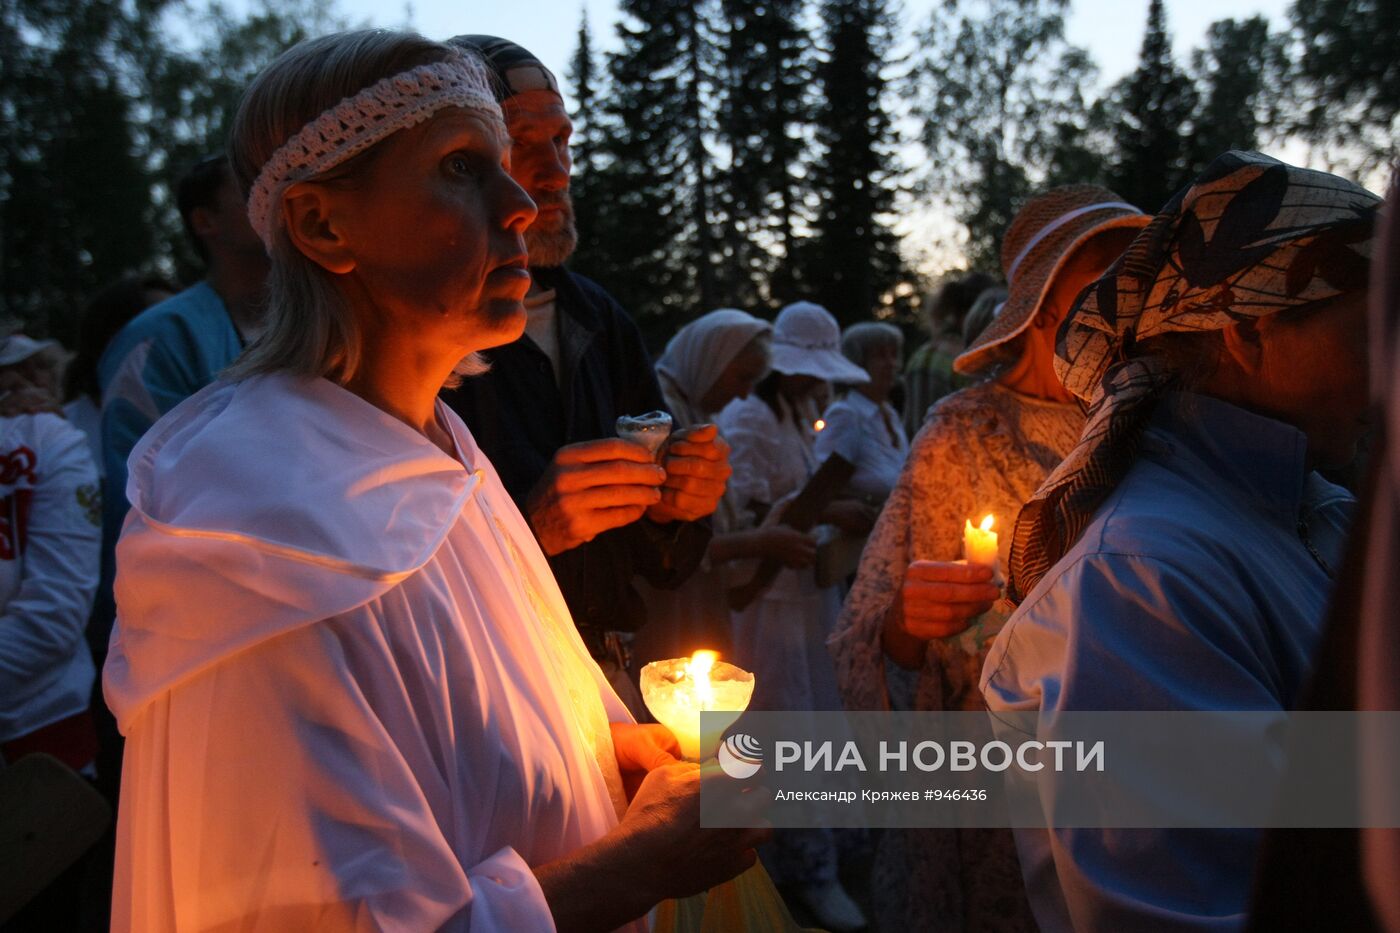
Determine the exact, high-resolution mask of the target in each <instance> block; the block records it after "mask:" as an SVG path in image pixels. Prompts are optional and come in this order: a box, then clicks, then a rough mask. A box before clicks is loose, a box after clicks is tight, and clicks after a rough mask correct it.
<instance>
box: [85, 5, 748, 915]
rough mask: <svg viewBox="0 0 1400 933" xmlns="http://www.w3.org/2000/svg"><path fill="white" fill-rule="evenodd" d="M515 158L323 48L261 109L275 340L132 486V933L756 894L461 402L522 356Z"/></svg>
mask: <svg viewBox="0 0 1400 933" xmlns="http://www.w3.org/2000/svg"><path fill="white" fill-rule="evenodd" d="M318 114H320V116H319V117H318ZM299 128H300V129H299ZM504 139H505V136H504V128H503V126H502V125H501V123H500V111H499V109H498V108H497V106H496V104H495V100H494V98H493V97H492V96H491V94H490V91H489V85H488V84H487V83H486V79H485V73H484V71H483V69H482V67H481V65H480V63H479V62H478V61H476V60H474V59H472V58H470V57H468V56H464V55H463V54H462V53H460V52H457V51H454V50H452V49H450V48H448V47H446V46H442V45H439V44H437V43H433V42H429V41H428V40H426V39H423V38H421V37H418V36H413V35H411V34H405V33H392V32H386V31H364V32H359V33H346V34H340V35H335V36H328V37H325V38H322V39H317V40H313V41H311V42H307V43H303V44H302V45H300V46H298V47H296V48H294V49H293V50H291V51H289V52H288V53H286V54H285V55H284V56H283V57H282V58H280V59H279V60H278V61H277V62H275V63H274V64H273V65H271V66H269V68H268V69H267V71H265V72H264V73H263V74H262V75H261V76H259V78H258V79H257V80H256V81H255V82H254V84H253V85H252V87H251V88H250V89H249V91H248V93H247V95H246V96H245V99H244V102H243V104H242V106H241V108H240V112H239V116H238V118H237V120H236V121H235V129H234V132H233V136H232V141H231V149H232V159H233V162H234V164H235V166H236V171H237V172H238V174H239V176H240V181H241V183H242V184H243V185H244V187H245V189H247V190H250V218H251V219H252V221H253V225H254V229H255V230H257V231H258V232H259V234H260V236H262V238H263V241H264V243H265V244H266V245H267V246H268V249H269V253H270V254H271V256H272V259H273V278H272V283H271V286H270V291H271V295H270V299H271V300H270V307H269V314H270V322H271V323H270V325H269V329H268V331H267V333H266V334H265V336H264V337H263V338H261V339H260V341H259V342H258V343H257V344H255V345H254V346H253V348H251V349H250V351H249V353H248V354H246V355H245V357H244V358H243V359H242V360H241V361H240V363H239V364H238V365H237V366H235V367H234V369H233V370H231V371H230V373H229V374H228V376H227V377H226V379H225V380H222V381H220V382H216V383H215V384H214V385H212V386H210V387H209V388H208V389H206V390H204V391H203V392H200V393H199V394H197V395H195V396H194V397H192V398H191V399H189V400H187V401H186V402H185V403H184V404H182V405H180V406H179V407H177V408H176V409H175V410H174V411H172V412H171V413H170V414H169V415H168V416H167V417H165V418H163V419H162V420H161V421H160V422H158V423H157V424H156V426H155V427H154V428H153V429H152V430H151V431H150V433H149V434H148V435H147V436H146V437H145V438H143V440H142V441H141V443H140V444H139V445H138V446H137V448H136V449H135V451H134V452H133V454H132V459H131V474H130V477H131V478H130V484H129V486H128V495H129V497H130V498H131V500H132V506H133V507H132V511H131V514H130V517H129V518H128V520H127V524H126V527H125V529H124V532H123V536H122V539H121V542H120V544H119V546H118V552H117V559H118V576H117V584H116V592H117V603H118V618H117V625H116V628H115V630H114V634H113V641H112V648H111V653H110V657H109V661H108V664H107V667H106V670H105V673H104V678H105V689H106V695H107V698H108V702H109V704H110V705H111V706H112V708H113V711H114V712H115V713H116V716H117V719H118V722H119V723H120V725H121V728H122V731H123V732H124V733H125V734H126V735H127V747H126V766H125V771H124V773H123V776H122V807H121V814H120V819H119V826H118V856H117V871H116V884H115V889H114V898H113V923H112V926H113V929H115V930H139V931H143V933H161V931H170V930H180V931H184V930H240V931H242V930H254V931H261V930H268V931H283V930H309V929H317V930H352V929H353V930H405V931H409V930H414V931H417V930H438V929H443V930H468V929H470V930H549V929H554V928H556V926H557V927H558V928H560V929H607V928H610V927H619V926H628V927H629V928H642V927H644V925H645V924H644V922H643V921H641V920H639V919H637V918H639V917H641V916H642V915H643V914H644V913H645V912H646V911H647V910H648V909H649V908H650V907H651V906H652V905H654V904H655V903H656V902H657V901H659V900H661V899H663V898H665V897H673V896H680V895H685V894H689V893H694V892H695V891H698V890H703V889H704V888H706V887H708V886H710V885H712V884H714V883H717V882H718V881H720V880H723V879H725V878H728V877H731V876H732V875H734V874H736V873H737V872H738V871H740V870H742V869H743V868H745V867H747V865H749V864H751V863H752V860H753V852H752V846H753V845H754V843H755V841H756V840H757V838H758V837H757V836H756V834H753V833H745V832H742V831H723V830H700V829H699V827H698V785H699V777H698V771H697V769H696V767H695V766H693V765H683V764H676V763H673V762H672V760H671V757H670V755H669V754H668V751H670V750H672V749H673V748H674V745H673V744H672V743H671V742H670V741H669V737H668V736H667V735H665V734H663V733H661V732H660V731H659V727H654V726H653V727H639V726H636V725H635V724H633V723H631V721H630V718H629V717H628V715H627V713H626V711H625V710H624V708H623V707H622V705H621V703H620V702H619V701H618V699H617V697H616V695H615V694H613V692H612V691H611V689H610V688H609V687H608V685H607V683H606V682H605V681H604V679H603V678H602V676H601V673H600V671H599V670H598V668H597V666H596V665H595V664H594V663H593V662H592V661H591V660H590V659H589V657H588V654H587V652H586V651H585V649H584V647H583V644H582V642H581V641H580V639H579V637H578V635H577V633H576V631H575V629H574V626H573V624H572V621H571V620H570V618H569V614H568V610H567V608H566V607H565V604H564V601H563V599H562V597H561V596H560V593H559V590H558V588H557V587H556V585H555V583H554V580H553V578H552V576H551V575H550V572H549V569H548V565H547V564H546V562H545V560H544V557H543V555H542V554H541V552H540V550H539V548H538V546H537V545H536V543H535V540H534V538H533V536H532V535H531V534H530V531H529V529H528V527H527V526H526V524H525V522H524V520H523V519H522V518H521V516H520V514H519V512H518V511H517V510H516V508H515V506H514V505H513V504H512V503H511V500H510V498H509V496H507V494H506V493H505V491H504V489H503V488H502V486H501V483H500V480H499V479H498V478H497V476H496V473H495V471H494V470H493V469H492V467H491V464H490V463H489V462H488V461H487V460H486V458H485V457H484V456H483V455H482V454H481V452H480V450H479V449H478V448H477V447H476V445H475V443H474V442H473V441H472V438H471V434H470V432H469V431H468V430H467V428H466V427H465V426H464V425H463V424H462V422H461V421H460V420H459V419H458V418H457V417H456V416H455V415H454V414H453V413H452V412H451V411H450V410H449V409H448V408H446V407H445V406H444V405H442V404H441V403H440V402H438V401H437V400H436V395H437V391H438V388H439V387H440V386H441V385H442V384H443V383H444V382H445V381H448V380H449V378H450V377H452V375H453V373H454V372H460V371H461V370H463V369H464V368H470V367H472V366H476V365H478V364H476V363H475V361H474V358H473V356H472V354H473V353H474V352H475V351H477V350H480V349H484V348H486V347H490V346H494V345H497V344H500V343H503V342H507V341H509V340H512V339H515V338H516V337H518V336H519V334H520V332H521V330H522V329H523V325H524V320H525V317H524V312H523V307H522V306H521V299H522V297H523V296H524V293H525V290H526V288H527V287H528V284H529V277H528V273H527V272H526V270H525V265H524V254H525V251H524V246H523V242H522V240H521V232H522V231H523V230H524V228H525V227H526V226H527V225H528V224H529V223H530V221H531V220H533V218H534V215H535V209H534V205H533V204H532V203H531V202H530V201H529V199H528V198H527V197H526V196H525V194H524V192H523V191H522V190H521V189H520V188H519V186H517V185H516V184H515V182H514V181H512V180H511V178H510V176H509V174H508V173H507V172H506V169H505V166H506V161H505V149H504V146H503V142H504ZM351 153H364V155H362V156H359V157H358V158H354V159H351V160H350V161H348V162H347V161H346V159H348V158H349V157H350V154H351ZM347 181H348V182H351V183H349V184H347V183H346V182H347ZM463 361H466V366H463V365H462V362H463ZM636 785H639V786H636ZM629 789H631V790H633V791H634V795H633V796H632V799H631V802H630V803H629V800H628V796H629V795H628V790H629Z"/></svg>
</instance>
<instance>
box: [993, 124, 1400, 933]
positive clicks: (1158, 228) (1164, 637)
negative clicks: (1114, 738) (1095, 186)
mask: <svg viewBox="0 0 1400 933" xmlns="http://www.w3.org/2000/svg"><path fill="white" fill-rule="evenodd" d="M1379 203H1380V199H1379V198H1377V197H1376V196H1374V195H1373V194H1371V193H1370V192H1368V191H1366V190H1365V189H1363V188H1361V187H1360V186H1358V185H1355V184H1353V183H1351V182H1348V181H1345V180H1343V179H1341V178H1338V177H1336V176H1334V175H1329V174H1326V173H1324V172H1318V171H1310V170H1307V169H1300V168H1295V167H1293V166H1290V165H1286V164H1284V163H1282V162H1279V161H1277V160H1274V159H1270V158H1268V157H1266V156H1262V155H1259V154H1258V153H1246V152H1230V153H1226V154H1225V155H1223V156H1221V157H1220V158H1218V159H1216V160H1215V161H1214V162H1213V163H1211V165H1210V166H1209V167H1207V169H1206V170H1205V172H1204V173H1203V174H1202V175H1201V176H1200V177H1199V178H1197V179H1196V180H1195V181H1194V182H1193V183H1192V184H1191V185H1190V186H1188V187H1187V188H1186V189H1184V190H1183V191H1182V192H1181V193H1180V194H1178V195H1177V196H1176V197H1174V198H1173V199H1172V201H1171V202H1169V203H1168V204H1167V205H1166V207H1165V208H1163V210H1162V212H1161V213H1160V214H1158V215H1157V216H1156V217H1155V218H1154V219H1153V221H1152V224H1151V225H1150V226H1149V227H1148V228H1147V229H1146V230H1145V231H1144V232H1143V233H1142V234H1141V235H1140V236H1139V237H1138V239H1137V240H1136V241H1134V243H1133V245H1132V246H1131V247H1130V248H1129V249H1128V251H1127V252H1126V253H1125V254H1124V255H1123V257H1122V259H1120V260H1119V261H1118V262H1117V263H1116V264H1115V265H1114V267H1113V268H1112V269H1111V270H1109V272H1108V273H1107V274H1106V275H1105V276H1104V277H1103V278H1102V279H1100V280H1099V281H1098V282H1097V283H1095V285H1094V286H1093V287H1092V288H1090V289H1088V290H1086V291H1085V293H1084V294H1083V296H1082V297H1081V299H1080V301H1079V303H1078V304H1077V306H1076V307H1075V309H1074V311H1073V312H1072V313H1071V315H1070V317H1069V319H1068V320H1067V321H1066V322H1065V325H1064V327H1063V328H1062V329H1061V331H1060V336H1059V340H1058V342H1057V344H1056V369H1057V371H1058V372H1059V373H1060V375H1061V377H1062V378H1063V380H1064V383H1065V385H1066V387H1067V388H1069V389H1070V390H1071V391H1073V392H1074V393H1075V394H1076V395H1078V396H1079V397H1080V398H1083V399H1086V400H1090V401H1092V405H1091V407H1090V409H1089V414H1088V420H1087V422H1086V424H1085V428H1084V432H1083V434H1082V436H1081V438H1080V440H1079V443H1078V445H1077V446H1076V447H1075V449H1074V450H1073V451H1072V452H1071V453H1070V455H1069V456H1068V457H1067V458H1066V459H1065V461H1064V462H1063V463H1062V464H1061V465H1060V466H1059V467H1058V468H1056V470H1055V471H1054V473H1052V474H1051V475H1050V477H1049V478H1048V479H1047V480H1046V481H1045V483H1044V484H1043V485H1042V487H1041V488H1040V490H1039V491H1037V492H1036V494H1035V496H1034V497H1033V498H1032V499H1031V501H1030V502H1028V503H1027V505H1026V507H1025V509H1024V510H1022V512H1021V516H1020V519H1019V521H1018V523H1017V526H1016V532H1015V540H1014V543H1013V546H1012V555H1011V567H1010V571H1011V573H1010V587H1009V588H1010V590H1011V593H1012V595H1013V596H1014V597H1016V598H1018V599H1021V600H1022V602H1021V604H1020V607H1019V608H1018V609H1017V611H1016V612H1015V614H1014V615H1012V617H1011V619H1010V620H1009V621H1008V622H1007V624H1006V627H1005V628H1004V629H1003V630H1002V632H1001V633H1000V635H999V636H998V638H997V640H996V643H995V645H994V646H993V648H992V651H991V654H990V655H989V656H988V658H987V663H986V666H985V667H984V669H983V681H982V687H983V692H984V694H985V696H986V698H987V703H988V706H989V707H990V708H991V709H993V710H994V711H1006V710H1025V711H1040V712H1041V713H1042V715H1043V714H1045V713H1051V712H1053V713H1059V712H1060V711H1075V710H1174V709H1176V710H1285V709H1288V708H1290V706H1291V705H1292V704H1293V703H1294V701H1295V700H1296V698H1297V696H1298V691H1299V688H1300V687H1301V685H1302V682H1303V678H1304V676H1305V674H1306V672H1307V671H1308V669H1309V666H1310V663H1311V658H1312V652H1313V647H1314V645H1315V643H1316V640H1317V635H1318V632H1319V629H1320V627H1321V623H1322V616H1323V610H1324V608H1325V606H1326V603H1327V599H1328V594H1329V591H1330V590H1331V587H1332V578H1333V570H1334V568H1335V567H1336V566H1337V559H1338V556H1339V553H1340V544H1341V539H1342V536H1343V531H1344V529H1345V526H1346V519H1347V515H1348V512H1349V506H1350V504H1351V499H1350V497H1349V496H1348V495H1347V494H1346V493H1345V492H1343V491H1342V490H1341V489H1339V488H1337V487H1334V486H1331V485H1329V484H1328V483H1327V482H1325V481H1324V480H1323V479H1322V478H1321V477H1320V476H1318V474H1317V473H1316V472H1314V470H1315V469H1316V468H1317V467H1328V466H1331V467H1335V466H1340V465H1343V464H1345V463H1346V462H1347V461H1349V460H1350V459H1351V458H1352V457H1353V456H1354V455H1355V452H1356V445H1357V442H1358V440H1359V438H1360V437H1361V435H1362V433H1363V431H1364V429H1365V423H1364V419H1365V415H1366V411H1367V406H1366V371H1367V366H1366V363H1367V360H1366V327H1365V315H1366V307H1365V305H1366V291H1367V263H1368V258H1369V256H1370V251H1371V238H1372V230H1373V226H1374V220H1375V215H1376V209H1377V207H1378V205H1379ZM1047 774H1049V772H1047ZM1134 790H1135V791H1136V792H1140V791H1142V790H1143V788H1135V789H1134ZM1259 792H1260V793H1261V794H1262V793H1268V792H1269V788H1267V787H1260V788H1259ZM1040 793H1041V795H1042V797H1043V798H1045V797H1052V796H1053V795H1054V794H1055V793H1056V791H1055V786H1054V776H1053V775H1051V776H1050V777H1049V783H1048V784H1046V783H1044V782H1042V784H1041V786H1040ZM1187 797H1189V795H1181V799H1182V801H1184V800H1185V799H1186V798H1187ZM1176 802H1177V801H1176V800H1168V801H1165V803H1166V804H1168V805H1173V804H1175V803H1176ZM1016 832H1017V841H1018V848H1019V851H1020V853H1021V856H1022V859H1023V865H1024V869H1025V876H1026V879H1027V883H1028V888H1029V893H1030V896H1031V902H1032V905H1033V907H1034V909H1035V913H1036V919H1037V920H1038V921H1039V923H1040V925H1041V928H1042V929H1044V930H1048V931H1060V930H1066V931H1067V930H1071V929H1074V930H1165V929H1172V930H1186V929H1200V930H1206V929H1210V930H1221V929H1233V928H1236V927H1237V926H1238V925H1239V924H1240V923H1241V922H1242V921H1243V912H1244V909H1245V906H1246V903H1247V900H1248V893H1249V887H1250V877H1251V874H1252V864H1253V861H1254V854H1255V848H1256V844H1257V838H1258V836H1257V832H1255V831H1251V830H1234V829H1220V830H1170V829H1168V830H1134V831H1123V830H1114V831H1112V832H1108V831H1094V830H1075V831H1073V834H1072V837H1071V835H1070V833H1069V832H1068V831H1057V833H1056V837H1051V835H1050V834H1049V833H1047V832H1046V831H1044V830H1017V831H1016Z"/></svg>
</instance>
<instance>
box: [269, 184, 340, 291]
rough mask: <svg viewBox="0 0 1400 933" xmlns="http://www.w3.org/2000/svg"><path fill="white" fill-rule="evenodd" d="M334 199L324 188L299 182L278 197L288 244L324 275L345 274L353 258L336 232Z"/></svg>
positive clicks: (338, 227) (336, 217)
mask: <svg viewBox="0 0 1400 933" xmlns="http://www.w3.org/2000/svg"><path fill="white" fill-rule="evenodd" d="M336 206H337V199H336V198H335V194H334V193H333V192H331V191H328V190H327V189H326V188H325V187H323V186H321V185H316V184H310V183H307V182H299V183H297V184H295V185H292V186H291V187H290V188H288V189H287V191H286V193H285V194H284V195H282V216H283V218H284V219H285V220H286V222H287V236H288V237H289V238H290V239H291V241H292V245H293V246H295V247H296V248H297V249H298V250H300V251H301V253H302V254H303V255H304V256H306V258H308V259H310V260H311V261H312V262H314V263H316V265H318V266H320V267H321V268H323V269H325V270H326V271H327V272H331V273H334V274H336V275H345V274H346V273H348V272H352V271H354V269H355V257H354V254H353V253H352V252H351V250H350V245H349V243H348V242H347V241H346V239H345V236H344V232H343V231H342V230H341V229H340V224H339V223H338V222H337V221H338V212H337V211H336Z"/></svg>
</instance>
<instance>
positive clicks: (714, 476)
mask: <svg viewBox="0 0 1400 933" xmlns="http://www.w3.org/2000/svg"><path fill="white" fill-rule="evenodd" d="M661 464H662V466H663V467H665V469H666V479H665V482H663V483H662V485H661V501H660V502H658V503H656V504H655V505H653V506H651V507H650V508H649V509H647V513H646V514H647V517H648V518H650V519H651V520H652V521H654V522H660V523H662V524H664V523H666V522H675V521H681V522H693V521H695V520H696V519H698V518H704V517H705V516H706V515H709V514H711V513H712V512H714V510H715V509H716V508H717V507H718V506H719V500H720V497H721V496H723V495H724V488H725V486H726V485H727V484H728V482H729V474H730V473H732V472H733V470H732V469H731V468H730V466H729V445H728V444H726V443H725V442H724V438H722V437H720V436H719V428H717V427H715V426H714V425H713V424H699V425H696V426H695V427H693V428H686V429H685V430H682V431H677V432H675V433H674V434H672V435H671V439H670V441H669V442H668V443H667V444H666V447H665V448H664V450H663V451H662V461H661Z"/></svg>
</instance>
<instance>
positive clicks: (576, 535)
mask: <svg viewBox="0 0 1400 933" xmlns="http://www.w3.org/2000/svg"><path fill="white" fill-rule="evenodd" d="M727 466H728V464H727V463H726V468H727ZM727 475H728V474H727V473H726V476H727ZM666 480H667V474H666V470H664V469H663V468H661V467H659V466H657V465H656V463H655V461H654V460H653V459H652V455H651V453H650V451H648V450H647V449H646V448H645V447H642V446H641V445H640V444H634V443H632V442H631V441H626V440H622V439H621V438H616V437H611V438H606V439H604V440H599V441H583V442H581V443H578V444H570V445H568V446H567V447H561V448H559V450H558V452H556V453H555V455H554V460H553V461H552V462H551V463H550V465H549V468H548V469H546V470H545V472H544V475H543V476H541V477H540V479H539V482H537V483H536V484H535V488H534V489H532V490H531V491H530V495H529V496H528V497H527V498H526V502H525V515H526V517H527V518H528V519H529V521H530V527H531V529H532V530H533V531H534V532H535V539H536V540H537V541H539V543H540V548H541V549H542V550H543V551H544V552H545V553H546V554H548V555H550V556H551V557H552V556H554V555H555V554H559V553H562V552H564V551H567V550H570V549H571V548H576V547H578V546H579V545H580V544H586V543H588V542H589V541H592V540H593V539H594V538H596V537H597V536H598V535H600V534H602V533H603V532H605V531H610V530H612V529H613V528H621V527H622V526H624V525H630V524H632V523H633V522H635V521H636V520H637V519H639V518H641V517H642V515H644V514H645V513H646V511H647V509H649V508H652V507H653V506H655V505H657V504H658V503H660V502H661V501H662V491H661V486H662V484H663V483H665V482H666Z"/></svg>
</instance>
